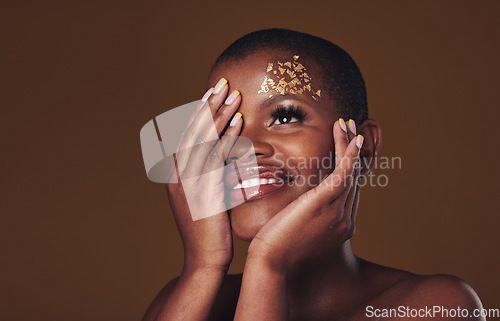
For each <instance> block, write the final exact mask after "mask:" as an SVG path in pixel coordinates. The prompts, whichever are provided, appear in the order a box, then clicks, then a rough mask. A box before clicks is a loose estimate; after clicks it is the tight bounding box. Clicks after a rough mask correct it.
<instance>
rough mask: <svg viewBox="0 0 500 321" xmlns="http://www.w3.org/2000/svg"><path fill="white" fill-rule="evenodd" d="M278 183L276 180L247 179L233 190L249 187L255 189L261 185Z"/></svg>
mask: <svg viewBox="0 0 500 321" xmlns="http://www.w3.org/2000/svg"><path fill="white" fill-rule="evenodd" d="M276 182H277V180H276V178H269V179H267V178H261V179H259V178H252V179H247V180H244V181H243V182H241V184H237V185H236V186H234V187H233V189H238V188H249V187H254V186H259V185H267V184H275V183H276Z"/></svg>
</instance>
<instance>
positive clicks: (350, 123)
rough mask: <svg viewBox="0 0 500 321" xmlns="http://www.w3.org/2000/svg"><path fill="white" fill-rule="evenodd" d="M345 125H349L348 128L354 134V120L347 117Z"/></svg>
mask: <svg viewBox="0 0 500 321" xmlns="http://www.w3.org/2000/svg"><path fill="white" fill-rule="evenodd" d="M347 126H348V127H349V130H350V131H351V133H352V134H353V135H356V124H355V123H354V120H352V119H349V122H348V123H347Z"/></svg>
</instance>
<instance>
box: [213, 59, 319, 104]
mask: <svg viewBox="0 0 500 321" xmlns="http://www.w3.org/2000/svg"><path fill="white" fill-rule="evenodd" d="M317 69H318V68H317V67H316V66H315V64H314V63H312V62H311V61H310V60H309V59H305V57H301V56H300V55H298V54H294V53H285V52H277V51H270V50H269V51H263V52H258V53H255V54H252V55H249V56H247V57H245V58H243V59H239V60H234V61H228V62H223V63H221V64H220V65H219V66H217V67H216V68H214V70H213V71H212V74H211V75H210V78H209V86H213V84H215V83H216V82H217V81H218V80H219V78H220V77H225V78H228V81H229V83H230V86H231V83H232V84H233V86H231V87H233V89H237V88H234V86H237V87H239V88H242V89H243V88H245V91H247V92H246V94H252V95H253V94H254V91H255V94H258V95H263V96H266V97H269V98H271V97H273V96H274V95H288V94H296V95H301V96H302V95H305V96H309V97H310V98H312V99H313V100H315V101H318V100H321V95H322V94H324V92H323V89H322V86H321V85H322V84H321V78H322V77H320V76H319V75H318V72H317Z"/></svg>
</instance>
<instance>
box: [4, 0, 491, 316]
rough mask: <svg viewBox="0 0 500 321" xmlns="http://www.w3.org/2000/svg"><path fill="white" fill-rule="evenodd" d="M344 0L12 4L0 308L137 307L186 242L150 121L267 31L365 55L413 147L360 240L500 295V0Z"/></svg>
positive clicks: (106, 310) (374, 195) (124, 310)
mask: <svg viewBox="0 0 500 321" xmlns="http://www.w3.org/2000/svg"><path fill="white" fill-rule="evenodd" d="M345 2H346V1H342V2H340V1H339V2H332V3H330V4H324V3H319V2H316V3H314V2H312V3H311V2H310V3H309V4H305V3H303V2H298V1H286V2H282V3H280V4H276V3H275V2H273V4H272V5H270V4H269V2H257V1H251V2H248V1H247V2H246V7H242V6H240V5H238V4H237V3H235V2H233V1H221V0H219V1H207V2H204V3H198V4H192V3H186V4H181V3H180V1H176V2H172V3H170V2H167V1H162V2H160V1H114V2H110V1H60V2H47V1H18V2H12V1H2V3H1V4H0V12H1V13H0V14H1V16H0V32H1V50H0V52H1V53H0V55H1V61H2V66H1V71H0V73H1V79H2V84H1V90H2V94H1V99H2V101H3V102H2V104H1V108H2V114H1V115H2V116H1V119H2V126H1V130H2V138H1V139H2V146H3V151H2V157H1V168H2V191H1V192H2V202H1V204H2V205H1V207H2V208H1V213H2V224H1V229H2V231H1V235H2V238H3V240H2V242H1V251H2V252H1V253H2V262H1V264H0V272H1V274H0V275H1V278H2V279H1V280H0V284H1V295H2V297H1V298H0V302H1V312H0V313H1V315H2V317H1V318H2V319H3V320H11V321H15V320H86V321H87V320H138V319H140V317H141V316H142V314H143V312H144V311H145V309H146V308H147V306H148V305H149V303H150V302H151V300H152V299H153V297H154V296H155V295H156V292H157V291H158V290H159V289H160V287H162V285H163V284H164V283H165V282H166V281H168V280H169V279H171V278H172V277H174V276H175V275H177V274H178V273H179V271H180V269H181V264H182V248H181V244H180V240H179V237H178V235H177V232H176V229H175V227H174V225H173V219H172V217H171V214H170V213H169V206H168V202H167V198H166V193H165V190H164V188H163V186H161V185H159V184H154V183H151V182H149V181H148V180H147V179H146V176H145V173H144V168H143V164H142V158H141V151H140V145H139V130H140V128H141V126H142V125H143V124H144V123H145V122H147V121H148V120H150V119H151V118H152V117H154V116H156V115H158V114H160V113H162V112H164V111H165V110H166V109H168V108H172V107H176V106H179V105H181V104H184V103H186V102H189V101H193V100H196V99H199V98H200V97H201V96H202V94H203V93H204V86H205V81H206V77H207V74H208V71H209V68H210V66H211V63H212V62H213V61H214V59H215V58H216V56H217V54H218V53H220V51H221V50H223V49H224V48H225V47H226V46H227V45H229V43H230V42H232V41H233V40H235V39H236V38H238V37H239V36H241V35H243V34H245V33H248V32H250V31H254V30H257V29H262V28H267V27H285V28H291V29H296V30H300V31H304V32H308V33H312V34H314V35H318V36H321V37H324V38H326V39H329V40H331V41H333V42H335V43H338V44H339V45H340V46H342V47H343V48H345V49H346V50H347V51H348V52H349V53H351V55H352V56H353V57H354V59H355V60H356V61H357V62H358V64H359V66H360V68H361V70H362V72H363V74H364V76H365V79H366V83H367V88H368V97H369V108H370V114H371V116H372V117H374V118H376V119H377V120H378V121H379V122H380V123H381V125H382V128H383V132H384V144H383V148H382V151H381V156H386V157H392V156H394V157H398V156H399V157H401V159H402V168H401V169H395V170H381V169H379V170H377V172H376V173H377V174H385V175H388V177H389V185H388V187H385V188H367V189H366V190H365V191H364V192H363V193H362V200H361V205H360V209H359V214H358V230H357V234H356V236H355V238H354V247H355V250H356V253H358V254H359V255H360V256H361V257H364V258H366V259H368V260H373V261H375V262H377V263H380V264H384V265H389V266H394V267H397V268H401V269H406V270H410V271H413V272H415V273H449V274H454V275H457V276H459V277H461V278H463V279H464V280H466V281H467V282H468V283H469V284H471V285H472V286H473V287H474V288H475V289H476V291H477V292H478V293H479V295H480V297H481V298H482V300H483V303H484V305H485V307H489V308H500V291H499V290H498V289H499V287H500V278H499V276H498V274H497V273H498V271H499V270H500V260H499V258H498V248H499V245H500V236H499V234H500V230H499V223H500V218H499V217H500V211H499V205H498V201H499V199H498V181H499V178H500V177H499V172H498V170H497V163H496V162H497V160H498V158H499V156H500V155H499V151H498V150H499V147H500V146H499V143H498V135H497V133H498V131H497V129H498V124H497V117H498V116H499V107H500V106H499V95H498V92H499V90H498V85H499V81H498V77H499V72H500V70H499V60H498V57H500V47H499V39H498V31H499V22H498V12H499V9H500V5H499V4H500V2H498V1H418V2H417V1H357V2H356V4H354V2H351V3H349V4H346V3H345ZM237 247H238V249H239V250H238V253H237V256H236V258H235V264H234V266H233V267H232V270H231V271H232V272H238V271H241V269H242V266H243V263H242V262H243V258H244V244H242V243H238V244H237Z"/></svg>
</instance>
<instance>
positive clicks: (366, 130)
mask: <svg viewBox="0 0 500 321" xmlns="http://www.w3.org/2000/svg"><path fill="white" fill-rule="evenodd" d="M357 127H358V128H357V132H358V134H361V135H363V137H364V138H365V139H364V141H363V147H361V151H360V153H359V155H360V157H361V173H360V175H361V176H364V175H366V174H368V173H369V172H370V170H371V169H372V167H373V164H374V163H375V159H376V157H377V153H378V151H379V149H380V146H381V145H382V129H380V125H379V124H378V122H377V121H376V120H375V119H371V118H368V119H366V120H365V121H363V122H362V123H361V124H360V125H358V126H357Z"/></svg>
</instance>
